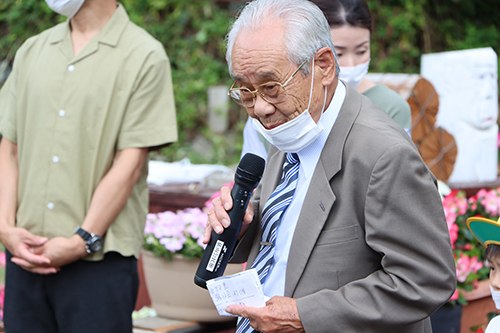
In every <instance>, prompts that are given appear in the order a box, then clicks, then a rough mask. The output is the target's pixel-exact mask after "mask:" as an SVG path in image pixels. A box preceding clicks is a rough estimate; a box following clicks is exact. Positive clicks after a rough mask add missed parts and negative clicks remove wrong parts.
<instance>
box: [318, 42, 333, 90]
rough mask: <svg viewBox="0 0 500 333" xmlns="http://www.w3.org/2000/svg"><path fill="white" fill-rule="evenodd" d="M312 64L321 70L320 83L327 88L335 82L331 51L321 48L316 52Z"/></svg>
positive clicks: (327, 48)
mask: <svg viewBox="0 0 500 333" xmlns="http://www.w3.org/2000/svg"><path fill="white" fill-rule="evenodd" d="M314 63H315V65H316V66H319V68H320V69H321V73H320V75H321V83H322V84H323V86H329V85H330V84H332V82H333V81H334V80H335V74H336V73H335V56H334V55H333V51H332V49H330V48H329V47H323V48H321V49H319V50H318V52H316V55H315V58H314Z"/></svg>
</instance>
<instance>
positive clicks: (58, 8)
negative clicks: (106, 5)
mask: <svg viewBox="0 0 500 333" xmlns="http://www.w3.org/2000/svg"><path fill="white" fill-rule="evenodd" d="M45 2H46V3H47V5H48V6H49V8H50V9H52V10H53V11H55V12H56V13H57V14H61V15H64V16H67V17H69V18H72V17H73V16H75V14H76V13H78V11H79V10H80V8H81V7H82V5H83V3H84V2H85V0H45Z"/></svg>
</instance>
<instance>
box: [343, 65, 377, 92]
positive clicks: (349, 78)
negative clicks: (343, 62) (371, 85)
mask: <svg viewBox="0 0 500 333" xmlns="http://www.w3.org/2000/svg"><path fill="white" fill-rule="evenodd" d="M369 66H370V59H368V61H367V62H365V63H364V64H360V65H357V66H354V67H342V66H341V67H340V78H341V79H342V80H343V81H345V82H347V83H348V84H349V85H350V86H351V87H353V88H354V89H356V88H357V87H358V86H359V84H360V83H361V81H362V80H363V78H364V77H365V75H366V74H367V73H368V67H369Z"/></svg>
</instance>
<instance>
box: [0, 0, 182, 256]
mask: <svg viewBox="0 0 500 333" xmlns="http://www.w3.org/2000/svg"><path fill="white" fill-rule="evenodd" d="M171 81H172V80H171V73H170V63H169V60H168V58H167V55H166V54H165V51H164V49H163V46H162V45H161V44H160V43H159V42H158V41H156V40H155V39H154V38H153V37H151V36H150V35H149V34H148V33H147V32H145V31H144V30H143V29H141V28H139V27H138V26H136V25H135V24H133V23H132V22H131V21H130V20H129V18H128V15H127V13H126V12H125V9H124V8H123V7H122V6H121V5H119V7H118V9H117V10H116V12H115V13H114V14H113V16H112V18H111V19H110V20H109V21H108V22H107V24H106V25H105V26H104V28H103V29H102V30H101V31H100V32H99V33H98V34H97V35H96V36H95V37H94V38H93V39H92V40H91V41H90V42H88V44H87V45H86V46H85V47H84V48H83V50H82V51H81V52H80V53H78V54H77V55H76V56H75V55H74V54H73V47H72V42H71V38H70V26H69V20H68V21H66V22H65V23H61V24H58V25H57V26H55V27H53V28H51V29H48V30H46V31H44V32H42V33H41V34H39V35H37V36H34V37H32V38H30V39H28V40H27V41H26V42H25V43H24V44H23V45H22V46H21V48H20V49H19V51H18V52H17V54H16V58H15V60H14V68H13V71H12V74H11V75H10V76H9V79H8V80H7V82H6V84H5V86H4V87H3V90H4V91H2V94H0V116H1V118H3V119H2V121H1V122H0V125H1V127H0V133H2V135H3V136H4V137H5V138H7V139H8V140H10V141H12V142H14V143H16V144H17V147H18V159H19V183H18V210H17V216H16V218H17V226H19V227H22V228H26V229H27V230H29V231H30V232H31V233H33V234H36V235H42V236H47V237H49V238H52V237H55V236H63V237H71V236H72V234H73V231H74V230H75V228H76V227H77V226H80V225H81V224H82V223H83V220H84V218H85V215H86V213H87V211H88V208H89V205H90V201H91V198H92V195H93V193H94V191H95V189H96V187H97V185H98V183H99V182H100V180H101V179H102V178H103V176H104V175H105V174H106V173H107V171H108V170H109V169H110V167H111V164H112V162H113V158H114V155H115V153H116V151H117V150H122V149H125V148H138V147H155V146H159V145H163V144H165V143H169V142H173V141H175V140H177V124H176V116H175V104H174V98H173V89H172V82H171ZM147 171H148V170H147V162H146V163H145V165H144V167H143V170H142V174H141V176H140V177H139V180H138V182H137V184H136V185H135V187H134V188H133V190H132V193H131V195H130V198H129V199H128V202H127V204H126V206H125V207H124V208H123V210H122V212H121V213H120V214H119V216H118V217H117V219H116V220H115V221H114V222H113V224H112V225H111V227H110V228H109V229H108V231H107V233H106V235H105V237H104V247H103V250H101V251H100V252H98V253H96V254H94V255H92V256H89V257H90V258H89V259H90V260H99V259H101V258H102V257H103V253H105V252H109V251H117V252H119V253H121V254H122V255H124V256H131V255H135V256H136V257H138V256H139V251H140V248H141V245H142V238H143V236H142V235H143V230H144V225H145V221H146V214H147V211H148V199H149V198H148V186H147V183H146V178H147Z"/></svg>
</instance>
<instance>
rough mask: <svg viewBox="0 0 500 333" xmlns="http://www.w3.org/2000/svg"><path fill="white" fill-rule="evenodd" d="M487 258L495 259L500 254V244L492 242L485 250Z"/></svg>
mask: <svg viewBox="0 0 500 333" xmlns="http://www.w3.org/2000/svg"><path fill="white" fill-rule="evenodd" d="M484 254H485V256H486V259H490V260H491V259H493V258H495V257H496V256H498V255H499V254H500V245H496V244H490V245H488V247H487V248H486V251H485V252H484Z"/></svg>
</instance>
